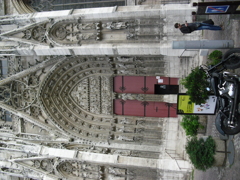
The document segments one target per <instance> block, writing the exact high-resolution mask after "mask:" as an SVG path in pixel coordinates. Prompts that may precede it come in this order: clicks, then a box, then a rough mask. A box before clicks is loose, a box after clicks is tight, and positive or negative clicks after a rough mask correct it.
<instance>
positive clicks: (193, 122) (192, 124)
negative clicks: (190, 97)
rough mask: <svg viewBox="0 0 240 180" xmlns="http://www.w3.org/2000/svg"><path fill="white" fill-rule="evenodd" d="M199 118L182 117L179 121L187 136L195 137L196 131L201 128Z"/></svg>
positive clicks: (193, 116) (194, 116) (192, 116)
mask: <svg viewBox="0 0 240 180" xmlns="http://www.w3.org/2000/svg"><path fill="white" fill-rule="evenodd" d="M198 120H199V117H198V116H196V115H184V116H183V119H182V121H181V123H180V124H181V126H182V127H183V129H184V130H185V132H186V135H187V136H195V135H197V130H198V129H199V128H201V129H202V128H203V125H201V124H200V123H199V122H198Z"/></svg>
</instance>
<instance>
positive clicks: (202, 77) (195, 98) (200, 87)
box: [181, 67, 209, 104]
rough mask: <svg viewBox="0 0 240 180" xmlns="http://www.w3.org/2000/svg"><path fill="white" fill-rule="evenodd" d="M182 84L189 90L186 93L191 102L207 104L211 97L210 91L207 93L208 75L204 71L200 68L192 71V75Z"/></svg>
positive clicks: (183, 80)
mask: <svg viewBox="0 0 240 180" xmlns="http://www.w3.org/2000/svg"><path fill="white" fill-rule="evenodd" d="M181 84H182V85H184V87H185V88H186V89H187V92H186V93H187V94H188V95H189V96H190V101H191V102H193V103H195V104H202V103H205V101H206V99H207V98H208V95H209V91H207V87H208V86H209V83H208V81H207V75H206V73H205V72H204V71H203V70H202V69H200V68H199V67H196V68H195V69H192V71H191V73H190V74H189V75H188V76H187V77H186V78H184V79H182V81H181Z"/></svg>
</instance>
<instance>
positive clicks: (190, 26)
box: [174, 19, 222, 34]
mask: <svg viewBox="0 0 240 180" xmlns="http://www.w3.org/2000/svg"><path fill="white" fill-rule="evenodd" d="M174 27H175V28H177V29H179V30H180V31H181V32H182V33H184V34H186V33H191V32H193V31H196V30H214V31H219V30H222V27H221V26H214V22H213V21H212V20H211V19H209V20H206V21H203V22H201V23H187V21H186V22H185V24H179V23H176V24H175V25H174Z"/></svg>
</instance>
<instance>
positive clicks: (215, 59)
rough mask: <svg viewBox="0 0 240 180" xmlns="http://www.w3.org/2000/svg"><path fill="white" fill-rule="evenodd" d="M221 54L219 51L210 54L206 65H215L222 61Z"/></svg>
mask: <svg viewBox="0 0 240 180" xmlns="http://www.w3.org/2000/svg"><path fill="white" fill-rule="evenodd" d="M222 56H223V53H222V52H221V51H219V50H215V51H213V52H212V53H210V54H209V56H208V59H209V62H208V63H207V64H208V65H215V64H217V63H219V62H221V60H222Z"/></svg>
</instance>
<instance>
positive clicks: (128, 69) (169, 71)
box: [0, 0, 200, 180]
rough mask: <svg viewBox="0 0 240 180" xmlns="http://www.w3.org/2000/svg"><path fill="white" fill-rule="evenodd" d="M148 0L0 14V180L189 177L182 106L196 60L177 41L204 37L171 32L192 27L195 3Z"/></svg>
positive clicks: (21, 7)
mask: <svg viewBox="0 0 240 180" xmlns="http://www.w3.org/2000/svg"><path fill="white" fill-rule="evenodd" d="M147 1H150V0H146V1H138V3H136V4H134V3H133V4H131V3H129V5H127V6H124V4H120V5H116V6H109V7H98V8H84V9H77V8H73V9H70V10H69V9H68V10H67V9H66V10H58V11H57V10H55V11H42V12H37V11H32V10H33V9H32V8H31V7H30V6H27V5H26V4H24V3H26V1H11V2H12V3H13V6H14V7H15V8H16V9H17V11H18V12H19V14H13V15H11V14H8V15H4V14H3V16H0V31H1V34H0V38H1V39H0V60H1V81H0V108H1V111H0V112H1V119H2V120H1V121H0V135H1V136H0V179H3V180H19V179H24V180H33V179H34V180H35V179H36V180H54V179H58V180H78V179H79V180H156V179H159V180H160V179H164V180H165V179H166V180H171V179H179V180H180V179H186V178H187V176H188V174H189V172H190V171H191V164H190V163H189V161H188V158H187V156H186V154H185V152H184V142H183V141H184V140H183V139H184V138H185V137H184V135H183V134H182V133H181V132H180V131H179V129H180V127H179V118H178V115H177V113H176V103H177V93H178V92H179V91H180V90H181V87H180V85H179V79H180V78H181V77H183V76H184V74H183V72H182V69H181V68H180V67H181V65H182V62H183V61H187V60H188V61H193V59H192V58H193V56H194V53H196V52H193V51H186V52H184V56H182V53H183V50H176V49H172V42H173V41H176V40H198V39H200V34H198V33H196V34H190V35H183V34H181V33H180V32H179V31H178V30H176V29H174V27H173V24H174V23H175V22H182V21H185V20H188V21H189V22H190V21H191V20H192V19H191V18H192V17H191V12H192V11H193V10H194V8H193V7H191V4H188V3H186V4H177V5H176V3H177V2H175V3H172V4H161V3H156V4H153V3H149V4H148V3H147ZM1 2H2V3H3V1H1ZM119 2H120V1H119ZM127 2H130V1H127ZM151 2H153V1H151ZM182 2H183V1H182ZM120 3H124V1H121V2H120ZM121 5H122V6H121ZM5 6H6V4H5Z"/></svg>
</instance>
